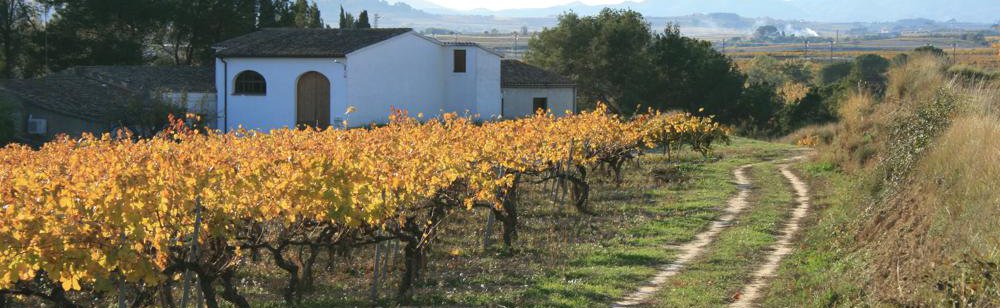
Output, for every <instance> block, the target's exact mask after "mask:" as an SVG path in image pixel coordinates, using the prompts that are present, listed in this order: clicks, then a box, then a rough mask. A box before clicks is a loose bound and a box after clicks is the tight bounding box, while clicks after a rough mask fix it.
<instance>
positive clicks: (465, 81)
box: [215, 29, 572, 131]
mask: <svg viewBox="0 0 1000 308" xmlns="http://www.w3.org/2000/svg"><path fill="white" fill-rule="evenodd" d="M215 48H216V64H215V65H216V69H215V76H216V77H215V83H216V89H217V91H218V95H217V107H216V108H217V117H218V119H219V121H218V126H217V127H218V128H219V129H222V130H225V131H228V130H232V129H234V128H236V127H238V126H242V127H244V128H248V129H258V130H269V129H275V128H282V127H294V126H297V125H301V124H306V125H315V126H319V127H325V126H328V125H334V126H339V125H340V123H342V122H343V121H347V122H348V125H349V126H362V125H367V124H370V123H384V122H385V121H387V119H388V115H389V114H390V112H391V109H392V108H397V109H404V110H407V111H408V112H409V113H410V114H411V115H416V114H418V113H422V114H424V115H425V116H427V117H430V116H436V115H439V114H442V113H446V112H458V113H461V114H469V115H479V116H480V117H481V118H483V119H490V118H497V117H500V116H507V117H510V116H520V115H524V114H529V113H530V112H525V111H524V110H531V108H532V106H530V105H527V104H529V103H526V101H527V99H526V98H527V97H531V98H532V99H534V98H541V97H548V95H555V96H553V97H552V98H553V100H552V102H553V103H552V104H551V105H549V106H548V108H552V107H558V108H567V107H566V105H565V104H566V102H567V99H566V98H565V97H564V96H565V93H563V92H565V91H556V92H558V93H556V92H552V93H550V92H549V91H548V90H549V89H548V88H546V87H545V86H544V85H542V84H536V85H534V86H533V87H528V88H517V89H504V90H503V92H502V91H501V59H500V58H501V57H500V55H499V54H497V53H496V52H494V51H492V50H489V49H486V48H483V47H482V46H480V45H478V44H474V43H444V42H441V41H438V40H435V39H432V38H428V37H425V36H422V35H420V34H417V33H416V32H413V31H412V30H411V29H364V30H339V29H266V30H262V31H257V32H254V33H250V34H247V35H244V36H240V37H237V38H234V39H231V40H227V41H225V42H222V43H219V44H217V45H216V46H215ZM558 87H559V89H565V88H566V87H567V84H560V85H558ZM504 93H509V94H508V95H512V96H514V97H515V98H512V100H511V101H510V102H505V101H504V99H503V95H504ZM554 93H555V94H554ZM556 97H558V98H556ZM568 101H569V104H570V105H572V99H568ZM556 102H558V103H556ZM522 104H524V106H521V105H522ZM515 105H517V106H515ZM349 106H353V107H354V108H355V110H356V111H355V112H354V113H351V114H349V115H345V111H346V110H347V109H348V107H349ZM570 109H571V110H572V108H570ZM508 110H509V112H510V113H508ZM559 112H560V113H561V110H560V111H559Z"/></svg>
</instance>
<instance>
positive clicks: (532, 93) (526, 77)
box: [501, 60, 577, 118]
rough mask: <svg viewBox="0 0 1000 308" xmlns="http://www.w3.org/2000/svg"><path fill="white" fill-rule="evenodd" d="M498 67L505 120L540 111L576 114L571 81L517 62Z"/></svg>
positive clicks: (573, 86) (574, 89) (511, 61)
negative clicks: (499, 68) (499, 69)
mask: <svg viewBox="0 0 1000 308" xmlns="http://www.w3.org/2000/svg"><path fill="white" fill-rule="evenodd" d="M501 67H502V69H501V76H502V78H501V79H502V82H501V87H502V88H503V90H502V92H503V107H502V109H503V116H504V117H505V118H511V117H523V116H529V115H532V114H534V113H535V112H536V111H537V110H539V109H543V110H549V111H551V112H552V113H553V114H555V115H557V116H562V115H565V114H567V113H576V112H577V110H576V85H575V84H574V83H573V81H571V80H569V79H567V78H565V77H562V76H559V75H557V74H555V73H552V72H549V71H546V70H544V69H541V68H539V67H536V66H532V65H529V64H526V63H524V62H521V61H517V60H503V64H502V65H501Z"/></svg>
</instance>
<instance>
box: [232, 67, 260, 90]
mask: <svg viewBox="0 0 1000 308" xmlns="http://www.w3.org/2000/svg"><path fill="white" fill-rule="evenodd" d="M233 88H234V89H233V94H249V95H264V94H267V81H264V76H261V75H260V73H258V72H254V71H243V72H241V73H240V74H239V75H236V85H235V86H234V87H233Z"/></svg>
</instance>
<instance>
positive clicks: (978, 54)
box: [726, 47, 1000, 69]
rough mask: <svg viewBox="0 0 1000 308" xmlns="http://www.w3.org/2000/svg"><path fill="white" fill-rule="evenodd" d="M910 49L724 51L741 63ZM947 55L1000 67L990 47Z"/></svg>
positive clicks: (884, 53)
mask: <svg viewBox="0 0 1000 308" xmlns="http://www.w3.org/2000/svg"><path fill="white" fill-rule="evenodd" d="M911 50H912V49H904V50H893V49H881V50H844V51H836V50H835V51H834V52H833V53H832V54H831V53H830V52H829V51H826V52H823V51H819V50H810V51H809V52H808V53H805V52H803V51H802V50H784V51H737V52H728V51H727V52H726V54H727V55H729V56H730V57H732V58H733V59H734V60H736V62H737V63H743V62H746V61H749V60H750V59H753V58H754V57H756V56H762V55H766V56H771V57H775V58H778V59H795V58H801V59H808V60H811V61H816V62H828V61H830V60H831V59H832V60H833V61H848V60H850V59H853V58H854V57H857V56H859V55H863V54H877V55H880V56H882V57H885V58H887V59H892V57H895V56H896V55H898V54H901V53H907V52H909V51H911ZM946 52H947V53H948V55H949V56H952V57H954V58H955V61H956V62H958V63H960V64H967V65H973V66H977V67H982V68H988V69H1000V57H997V50H996V49H992V48H985V47H984V48H959V49H956V50H954V51H952V50H950V49H946Z"/></svg>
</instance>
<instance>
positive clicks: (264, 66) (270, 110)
mask: <svg viewBox="0 0 1000 308" xmlns="http://www.w3.org/2000/svg"><path fill="white" fill-rule="evenodd" d="M225 61H226V62H228V63H229V64H228V68H225V69H224V67H225V65H224V64H223V63H222V60H219V59H216V63H215V65H216V70H215V74H216V77H215V87H216V89H217V90H218V91H219V92H218V93H219V98H218V102H217V109H218V112H217V113H218V126H217V128H219V129H225V128H227V125H226V124H227V123H228V129H229V130H233V129H236V128H237V127H239V126H240V125H242V126H243V127H244V128H247V129H254V130H261V131H268V130H271V129H277V128H282V127H293V126H295V98H296V93H295V91H296V86H297V83H298V79H299V76H302V74H305V73H307V72H310V71H316V72H319V73H320V74H323V75H324V76H326V78H327V79H329V80H330V101H331V103H330V112H331V113H332V115H331V116H330V121H331V122H333V124H336V122H337V118H342V117H343V113H344V110H346V109H347V82H346V81H345V78H344V66H343V65H341V64H338V63H334V59H318V58H317V59H302V58H296V59H287V58H227V59H225ZM340 61H341V62H343V61H344V60H342V59H341V60H340ZM348 65H350V64H348ZM245 70H253V71H256V72H258V73H260V74H261V75H262V76H264V80H265V81H266V82H267V94H266V95H237V94H233V81H234V80H235V79H236V75H238V74H239V73H240V72H243V71H245ZM224 73H225V74H227V75H226V76H223V74H224ZM227 83H228V85H227ZM223 95H225V96H226V97H228V102H226V100H225V99H226V97H223ZM227 105H228V107H227ZM226 109H228V119H227V118H226V114H227V112H226Z"/></svg>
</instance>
